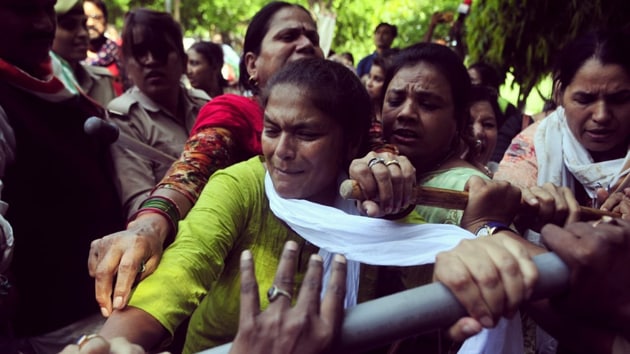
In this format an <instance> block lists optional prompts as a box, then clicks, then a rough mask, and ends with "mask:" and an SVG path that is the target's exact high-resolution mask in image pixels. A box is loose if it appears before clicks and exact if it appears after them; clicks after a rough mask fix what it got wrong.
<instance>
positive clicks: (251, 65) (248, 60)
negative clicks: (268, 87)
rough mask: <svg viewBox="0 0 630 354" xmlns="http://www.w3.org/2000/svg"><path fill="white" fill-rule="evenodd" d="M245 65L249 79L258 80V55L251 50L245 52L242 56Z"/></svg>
mask: <svg viewBox="0 0 630 354" xmlns="http://www.w3.org/2000/svg"><path fill="white" fill-rule="evenodd" d="M244 59H245V67H246V68H247V74H248V75H249V77H250V80H254V81H256V80H258V69H257V68H256V59H258V56H257V55H256V54H254V53H252V52H247V53H246V54H245V56H244Z"/></svg>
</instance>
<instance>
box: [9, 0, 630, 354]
mask: <svg viewBox="0 0 630 354" xmlns="http://www.w3.org/2000/svg"><path fill="white" fill-rule="evenodd" d="M181 37H182V34H181V29H180V28H179V26H178V25H177V24H176V22H175V21H174V20H173V19H172V18H171V17H170V16H169V15H167V14H164V13H159V12H155V11H151V10H146V9H137V10H133V11H131V12H130V13H129V14H128V15H127V16H126V19H125V27H124V30H123V39H124V41H123V53H124V54H125V56H124V57H125V63H126V71H127V72H128V73H129V76H130V78H131V79H132V81H133V83H134V87H132V88H131V89H130V90H128V91H127V92H126V93H125V94H123V95H122V96H120V97H118V98H116V99H114V100H113V101H111V102H110V103H109V105H108V111H109V113H110V114H109V115H110V116H111V118H112V121H113V122H115V123H116V125H117V126H118V127H119V130H120V134H122V135H124V136H125V137H127V138H130V139H135V140H137V141H138V142H140V144H142V145H144V146H145V147H146V148H145V149H143V150H142V151H139V150H138V151H134V149H133V146H132V147H129V146H123V145H122V144H114V145H112V148H111V157H112V158H113V159H112V161H113V162H114V167H115V173H114V176H116V178H115V180H114V182H115V184H116V187H117V190H118V192H119V196H120V199H121V204H120V205H121V208H123V212H124V214H125V215H126V216H127V219H128V223H127V226H126V228H125V229H124V230H120V231H118V232H114V233H111V234H109V235H103V234H102V233H101V234H99V235H90V237H94V236H103V237H101V238H97V239H94V240H93V241H92V243H91V246H90V250H89V258H88V271H89V274H90V275H91V276H92V277H93V278H94V279H95V297H96V302H97V303H98V307H100V312H101V314H102V318H106V321H105V322H104V324H103V325H102V327H100V323H102V319H99V320H96V321H91V323H92V322H96V323H99V324H98V325H97V328H98V327H100V329H98V330H92V327H88V326H87V325H85V326H84V328H86V330H85V331H86V332H93V331H94V332H95V333H93V334H90V335H87V336H85V337H83V338H81V340H80V341H79V342H77V343H76V344H70V345H68V346H66V347H65V348H64V349H63V353H66V354H67V353H122V352H131V353H135V352H139V353H142V352H145V351H147V352H154V351H159V350H162V349H164V348H169V349H170V350H173V351H183V352H185V353H196V352H200V351H202V350H204V349H208V348H212V347H216V346H218V345H221V344H224V343H227V342H231V341H233V344H232V347H231V352H232V353H320V352H334V351H335V345H336V343H337V341H338V340H339V335H340V328H341V325H342V323H343V314H344V309H347V308H350V307H353V306H355V305H356V304H357V303H361V302H365V301H369V300H371V299H375V298H378V297H381V296H384V295H387V294H392V293H395V292H399V291H402V290H404V289H408V288H411V287H415V286H420V285H424V284H428V283H430V282H433V281H439V282H441V283H443V284H444V285H445V286H446V287H447V288H448V289H449V290H450V291H451V292H452V293H453V295H454V296H455V297H456V298H457V300H458V301H459V302H460V303H461V304H462V306H463V307H464V309H465V310H466V312H467V315H466V316H465V317H463V318H461V319H459V320H458V321H456V322H455V323H453V324H452V325H451V327H450V328H436V329H435V331H433V332H430V333H418V334H417V335H416V336H414V337H412V338H400V339H399V340H398V341H396V342H395V343H383V345H382V347H380V348H374V351H375V352H388V353H411V352H429V353H448V352H456V351H461V352H465V353H484V352H485V353H489V352H493V353H494V352H503V353H534V352H537V353H555V352H558V353H623V352H627V351H628V350H630V325H629V323H630V288H628V286H627V284H628V281H629V280H630V271H629V270H630V267H629V266H630V257H628V254H629V252H630V223H628V222H627V221H625V220H624V219H626V218H627V217H628V215H630V189H629V188H630V182H628V181H630V177H627V176H629V175H630V174H629V172H630V158H629V144H630V41H629V39H630V38H629V36H628V35H627V34H624V33H621V32H604V31H599V32H590V33H585V34H583V35H582V36H580V37H578V38H576V39H575V40H574V41H573V42H571V43H570V44H569V45H568V46H567V47H566V48H564V49H563V50H562V51H561V52H560V55H559V56H558V60H557V64H556V66H555V68H554V72H553V74H554V81H555V82H556V88H557V92H556V96H557V101H558V102H556V103H557V104H558V108H557V109H555V111H554V112H553V113H551V114H550V115H549V116H548V117H547V118H544V119H543V120H541V121H537V122H536V123H534V124H532V125H530V126H529V127H527V128H526V129H525V130H523V131H522V132H521V133H520V134H519V135H518V136H517V137H516V138H515V139H514V140H513V142H512V144H511V145H510V147H509V149H508V150H507V152H506V153H505V156H504V158H503V160H502V161H501V163H499V165H498V170H496V169H494V168H491V167H492V166H489V162H490V160H491V155H492V153H493V152H494V151H495V146H496V144H497V136H498V127H499V126H500V125H501V124H502V123H503V121H504V120H505V118H504V113H503V112H502V109H501V107H500V105H499V103H498V100H499V98H498V97H497V93H496V89H495V88H492V87H486V86H481V85H472V84H471V78H470V75H469V72H468V70H467V68H466V67H465V66H464V64H463V63H462V61H461V59H460V58H459V57H458V56H457V55H456V54H455V53H454V52H453V51H452V50H451V49H449V48H447V47H444V46H441V45H438V44H433V43H418V44H414V45H411V46H409V47H406V48H403V49H401V50H400V51H399V52H397V53H395V54H392V55H391V56H388V57H387V58H384V57H383V58H381V57H378V58H377V59H375V61H374V64H373V66H372V70H371V71H370V73H369V75H368V81H367V83H366V84H364V83H363V82H361V80H360V79H359V78H358V77H357V76H356V74H355V73H354V72H352V71H351V70H349V69H348V68H347V67H346V66H344V65H342V64H338V63H336V62H333V61H330V60H325V59H324V55H323V52H322V50H321V48H320V47H319V38H318V33H317V27H316V23H315V21H314V20H313V18H312V17H311V15H310V13H309V12H308V11H307V10H306V9H305V8H303V7H302V6H300V5H295V4H290V3H285V2H271V3H269V4H267V5H265V6H264V7H263V8H262V9H260V11H258V12H257V13H256V15H255V16H254V17H253V18H252V19H251V21H250V22H249V26H248V28H247V32H246V34H245V40H244V45H243V54H242V58H241V64H240V84H241V86H242V88H243V89H244V90H246V91H247V92H249V93H250V95H236V94H229V93H225V94H224V93H223V89H222V87H223V86H222V85H223V83H222V81H221V80H217V78H218V77H219V75H220V72H219V70H218V68H220V67H221V65H218V66H216V65H212V66H210V67H206V68H203V69H204V70H206V71H207V72H208V77H213V81H216V82H214V83H212V84H210V83H207V82H205V81H204V80H203V79H201V78H200V77H201V76H196V75H199V70H200V69H198V68H197V69H191V66H192V67H196V66H199V65H202V64H201V62H203V61H204V59H201V56H205V55H207V54H204V53H215V55H216V54H217V53H216V50H213V48H211V47H210V46H204V45H203V44H199V45H196V46H194V47H193V48H192V49H190V51H189V53H188V56H187V55H186V53H185V52H184V48H183V46H182V44H181V43H182V42H181ZM214 49H216V48H214ZM5 56H6V54H4V53H3V52H0V57H2V58H5ZM186 58H188V68H189V69H188V74H189V76H190V81H191V83H193V84H195V86H197V87H199V88H200V89H203V90H204V91H205V92H204V91H201V90H195V89H189V88H186V87H185V86H183V85H181V83H180V78H181V76H182V75H183V74H184V72H185V71H186V64H187V60H186ZM202 66H203V65H202ZM208 94H209V95H208ZM210 97H212V98H211V99H210ZM2 104H3V107H4V106H6V105H7V103H5V102H4V101H3V102H2ZM3 112H4V111H0V113H3ZM2 117H3V116H2V115H0V118H2ZM1 122H2V121H0V123H1ZM0 132H2V131H0ZM147 150H148V151H149V155H152V156H146V155H147V153H146V151H147ZM155 156H158V157H159V159H158V160H159V161H156V159H155V158H152V157H155ZM0 161H4V160H0ZM2 167H3V169H4V163H3V166H2ZM3 169H0V170H3ZM101 177H102V176H101ZM347 179H351V180H353V184H352V185H353V188H354V198H355V199H356V200H350V199H344V198H343V197H342V196H341V195H340V193H339V191H340V186H341V185H342V184H345V183H346V182H344V181H345V180H347ZM9 182H12V180H9ZM1 186H2V185H0V187H1ZM6 188H11V185H10V184H9V183H7V187H6ZM429 188H441V189H448V190H455V191H459V192H466V193H460V197H462V198H466V201H465V202H464V203H463V204H465V206H464V207H457V208H455V207H453V206H452V205H451V204H448V203H443V204H440V203H437V204H436V203H433V204H432V205H424V204H423V200H422V194H421V192H422V191H424V190H427V189H429ZM344 194H345V193H344ZM463 195H466V196H465V197H463ZM14 200H15V199H14ZM592 215H596V216H595V217H593V216H592ZM9 216H10V215H9ZM7 219H8V221H9V222H11V219H10V218H9V217H7ZM4 227H6V226H4ZM17 230H18V229H16V235H15V237H16V239H19V237H20V235H19V234H18V231H17ZM109 231H111V227H110V228H109V229H108V230H107V231H105V232H109ZM90 232H94V231H90ZM16 247H19V243H18V244H17V245H16ZM548 251H554V252H555V253H557V254H558V255H559V256H560V258H561V259H562V260H564V261H565V262H566V263H567V265H568V266H569V268H570V269H571V278H570V280H569V285H568V287H567V289H565V291H564V292H563V293H562V294H560V295H557V296H554V297H552V298H549V299H543V300H536V301H533V300H531V299H530V297H531V295H532V292H533V290H534V288H535V284H536V280H537V278H538V274H539V273H538V270H537V269H536V266H535V264H534V262H533V261H532V258H533V257H534V256H536V255H538V254H542V253H545V252H548ZM85 253H86V254H87V249H86V250H85ZM68 286H69V285H68ZM81 295H85V296H90V297H91V295H88V294H81ZM85 301H86V302H87V301H93V299H92V298H90V299H89V300H88V299H86V300H85ZM68 311H70V310H68ZM99 321H100V322H99ZM87 328H89V330H88V329H87ZM182 334H183V337H182ZM66 338H67V337H66ZM180 341H183V344H182V345H181V346H180ZM61 344H63V345H65V344H68V343H67V342H66V343H56V345H61ZM47 348H48V349H43V350H41V352H47V351H46V350H48V352H53V351H51V349H50V348H58V349H56V351H58V350H60V348H61V347H55V346H54V345H52V346H49V347H47ZM34 352H37V350H34Z"/></svg>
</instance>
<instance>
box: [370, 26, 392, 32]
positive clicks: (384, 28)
mask: <svg viewBox="0 0 630 354" xmlns="http://www.w3.org/2000/svg"><path fill="white" fill-rule="evenodd" d="M374 32H375V33H393V32H394V31H393V30H392V28H391V27H389V26H387V25H380V26H378V27H377V28H376V29H375V30H374Z"/></svg>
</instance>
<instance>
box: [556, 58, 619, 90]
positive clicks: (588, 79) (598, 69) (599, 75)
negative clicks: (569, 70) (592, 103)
mask: <svg viewBox="0 0 630 354" xmlns="http://www.w3.org/2000/svg"><path fill="white" fill-rule="evenodd" d="M629 87H630V77H629V75H628V72H627V71H626V70H625V69H624V68H623V67H622V66H621V65H619V64H602V63H601V62H600V61H599V60H597V59H589V60H587V61H586V62H584V64H583V65H582V66H581V67H580V69H579V70H578V71H577V72H576V73H575V76H574V77H573V81H571V83H570V84H569V86H568V87H567V88H568V89H569V90H581V91H587V92H590V91H598V90H605V91H617V90H621V89H625V90H627V89H628V88H629Z"/></svg>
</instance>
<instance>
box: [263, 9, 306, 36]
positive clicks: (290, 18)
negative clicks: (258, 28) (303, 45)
mask: <svg viewBox="0 0 630 354" xmlns="http://www.w3.org/2000/svg"><path fill="white" fill-rule="evenodd" d="M302 27H303V28H306V29H310V30H317V26H316V25H315V22H313V19H312V18H311V16H310V15H309V14H308V13H306V12H305V11H304V10H302V9H300V8H297V7H293V6H290V7H284V8H282V9H280V10H279V11H278V12H276V13H275V14H274V15H273V16H272V17H271V20H270V21H269V30H268V31H267V34H272V35H273V34H274V33H275V32H278V31H281V30H283V29H285V28H302Z"/></svg>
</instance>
